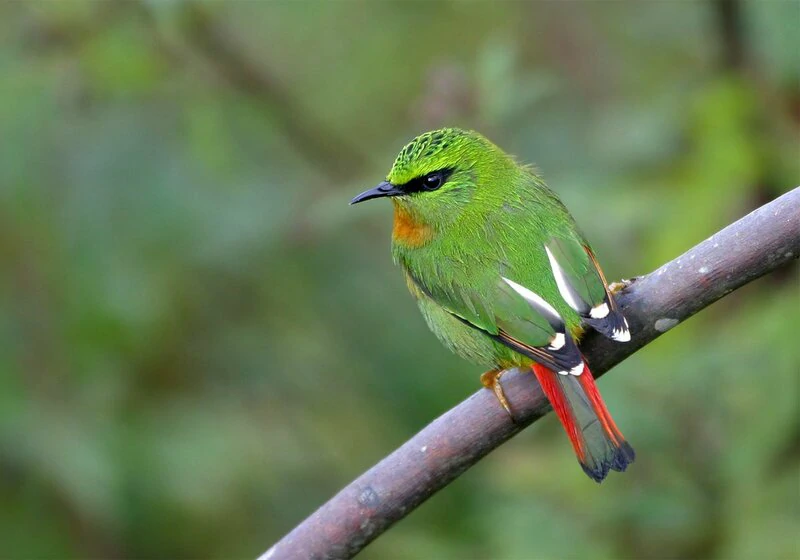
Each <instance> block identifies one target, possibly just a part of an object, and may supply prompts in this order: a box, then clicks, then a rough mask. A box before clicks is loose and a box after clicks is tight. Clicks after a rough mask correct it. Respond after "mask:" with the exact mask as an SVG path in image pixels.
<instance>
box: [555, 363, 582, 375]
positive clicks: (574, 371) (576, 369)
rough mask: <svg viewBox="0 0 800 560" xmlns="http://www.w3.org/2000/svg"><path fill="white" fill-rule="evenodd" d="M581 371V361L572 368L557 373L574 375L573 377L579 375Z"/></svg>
mask: <svg viewBox="0 0 800 560" xmlns="http://www.w3.org/2000/svg"><path fill="white" fill-rule="evenodd" d="M582 373H583V362H581V363H579V364H578V365H577V366H575V367H574V368H572V369H571V370H569V371H559V372H558V374H559V375H574V376H575V377H577V376H579V375H580V374H582Z"/></svg>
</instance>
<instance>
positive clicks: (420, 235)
mask: <svg viewBox="0 0 800 560" xmlns="http://www.w3.org/2000/svg"><path fill="white" fill-rule="evenodd" d="M431 237H433V229H432V228H431V227H430V226H429V225H426V224H423V223H421V222H418V221H417V220H416V219H415V218H414V216H412V215H411V214H410V213H409V212H408V210H406V209H405V208H403V207H402V206H400V205H399V204H395V205H394V228H393V229H392V239H393V240H394V241H395V243H401V244H402V245H405V246H407V247H420V246H422V245H424V244H425V243H427V242H428V241H430V239H431Z"/></svg>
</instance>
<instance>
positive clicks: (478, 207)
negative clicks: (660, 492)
mask: <svg viewBox="0 0 800 560" xmlns="http://www.w3.org/2000/svg"><path fill="white" fill-rule="evenodd" d="M385 196H389V197H392V201H393V202H394V206H395V213H394V231H393V235H392V254H393V255H394V259H395V261H396V262H397V263H399V264H400V265H401V266H402V267H403V270H404V271H405V274H406V279H407V281H408V287H409V289H410V290H411V293H412V294H413V295H414V297H416V298H417V301H418V303H419V307H420V309H421V310H422V314H423V315H424V316H425V320H426V321H427V323H428V325H429V326H430V328H431V330H432V331H433V332H434V333H436V336H438V337H439V339H441V340H442V342H444V344H445V345H447V346H448V347H449V348H451V349H452V350H453V351H455V352H456V353H458V354H460V355H461V356H463V357H465V358H467V359H469V360H472V361H474V362H476V363H479V364H482V365H485V366H488V367H489V368H491V370H490V371H489V372H487V374H484V378H486V379H487V380H488V381H485V383H486V384H487V386H491V387H492V388H493V389H494V390H495V393H496V394H497V396H498V399H499V400H500V403H501V404H502V405H503V406H504V407H505V408H506V410H507V411H509V413H510V407H509V405H508V402H507V401H506V399H505V397H504V396H503V395H502V387H499V386H498V384H497V372H498V371H500V370H503V369H507V368H509V367H513V366H529V365H530V366H531V367H532V370H533V373H534V374H535V375H536V377H537V379H538V380H539V383H540V385H541V387H542V390H543V391H544V393H545V394H546V395H547V398H548V400H549V401H550V403H551V404H552V405H553V409H554V410H555V411H556V414H558V417H559V419H560V420H561V422H562V424H563V425H564V428H565V430H566V431H567V435H568V436H569V438H570V441H571V442H572V445H573V447H574V449H575V453H576V455H577V456H578V460H579V461H580V463H581V465H582V467H583V469H584V471H585V472H586V473H587V474H588V475H589V476H590V477H591V478H592V479H593V480H596V481H601V480H603V478H605V476H606V475H607V474H608V472H609V470H618V471H623V470H625V469H626V467H627V466H628V465H629V464H630V463H631V462H632V461H633V459H634V452H633V449H632V448H631V447H630V445H628V444H627V442H626V441H625V439H624V438H623V437H622V434H621V433H620V432H619V430H618V429H617V428H616V425H615V424H614V422H613V420H612V419H611V416H610V414H609V413H608V410H607V409H606V407H605V405H604V404H603V402H602V399H601V398H600V395H599V393H598V392H597V389H596V387H595V384H594V379H593V378H592V375H591V372H590V371H589V370H588V368H587V367H586V364H585V360H584V358H583V356H582V355H581V354H580V351H579V350H578V348H577V346H576V344H575V339H576V338H577V337H578V336H579V334H580V333H581V332H582V324H586V325H589V326H591V327H593V328H595V329H597V330H598V331H599V332H601V333H602V334H604V335H605V336H607V337H609V338H612V339H613V340H616V341H619V342H625V341H627V340H629V339H630V333H629V331H628V325H627V322H626V321H625V318H624V317H623V316H622V314H621V313H620V312H619V310H618V309H617V307H616V305H615V303H614V299H613V297H612V296H611V294H610V293H609V292H608V289H607V287H606V285H605V280H604V279H603V277H602V273H601V272H600V269H599V268H598V266H597V263H596V262H595V260H594V255H593V253H592V251H591V249H590V248H589V245H588V243H587V242H586V240H585V239H584V238H583V236H582V235H581V234H580V232H579V231H578V228H577V226H576V225H575V222H574V220H573V219H572V217H571V216H570V215H569V212H567V209H566V208H565V207H564V205H563V204H561V201H559V200H558V198H557V197H556V195H555V194H553V192H552V191H551V190H550V189H548V188H547V186H546V185H545V184H544V181H542V179H541V178H540V177H539V176H538V175H537V174H536V172H535V170H534V169H533V168H531V167H527V166H523V165H519V164H518V163H517V162H515V161H514V160H513V159H512V158H511V157H510V156H508V155H506V154H505V153H504V152H503V151H502V150H500V148H498V147H497V146H495V145H494V144H492V143H491V142H489V141H488V140H487V139H486V138H484V137H483V136H481V135H480V134H477V133H475V132H465V131H463V130H458V129H454V128H446V129H442V130H435V131H433V132H428V133H425V134H423V135H421V136H419V137H417V138H416V139H414V140H413V141H412V142H411V143H410V144H408V145H407V146H406V147H404V148H403V150H402V151H401V152H400V154H399V155H398V156H397V160H396V161H395V162H394V165H393V166H392V170H391V171H390V172H389V175H388V177H387V180H386V182H384V183H381V184H380V185H378V186H377V187H375V188H374V189H371V190H368V191H366V192H364V193H362V194H360V195H358V196H357V197H356V198H354V199H353V202H354V203H355V202H361V201H364V200H369V199H371V198H378V197H385ZM487 375H488V377H486V376H487ZM484 378H482V380H483V379H484Z"/></svg>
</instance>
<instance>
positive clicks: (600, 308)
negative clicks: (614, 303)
mask: <svg viewBox="0 0 800 560" xmlns="http://www.w3.org/2000/svg"><path fill="white" fill-rule="evenodd" d="M607 316H608V304H607V303H605V302H603V303H601V304H600V305H596V306H594V307H592V309H591V310H590V311H589V317H591V318H592V319H602V318H603V317H607Z"/></svg>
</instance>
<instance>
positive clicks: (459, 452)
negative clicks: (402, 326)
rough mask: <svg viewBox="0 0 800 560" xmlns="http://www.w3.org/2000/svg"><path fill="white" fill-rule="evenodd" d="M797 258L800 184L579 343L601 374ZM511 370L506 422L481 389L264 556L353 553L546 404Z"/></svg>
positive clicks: (649, 278) (667, 269)
mask: <svg viewBox="0 0 800 560" xmlns="http://www.w3.org/2000/svg"><path fill="white" fill-rule="evenodd" d="M798 256H800V187H797V188H795V189H794V190H792V191H790V192H788V193H786V194H784V195H783V196H781V197H779V198H777V199H776V200H773V201H772V202H770V203H769V204H766V205H764V206H762V207H761V208H759V209H758V210H755V211H754V212H752V213H750V214H748V215H747V216H745V217H744V218H742V219H741V220H739V221H737V222H735V223H734V224H732V225H730V226H728V227H726V228H725V229H723V230H722V231H720V232H718V233H716V234H714V235H712V236H711V237H709V238H708V239H706V240H705V241H703V242H702V243H700V244H699V245H697V246H696V247H694V248H693V249H690V250H689V251H687V252H686V253H684V254H683V255H681V256H680V257H678V258H677V259H675V260H673V261H671V262H669V263H667V264H665V265H664V266H662V267H661V268H659V269H658V270H656V271H654V272H651V273H650V274H648V275H646V276H643V277H640V278H637V279H635V280H634V281H633V282H632V283H630V284H629V285H628V286H627V287H626V288H625V289H624V290H623V291H622V292H621V293H620V294H618V302H619V304H620V305H621V306H622V309H623V311H624V313H625V316H626V318H627V319H628V322H629V324H630V327H631V333H632V335H633V339H632V340H631V341H630V342H629V343H627V344H618V343H613V342H610V341H608V340H607V339H604V338H602V337H600V336H597V335H594V334H590V335H587V336H586V337H585V338H584V340H583V341H582V343H581V350H582V352H583V353H584V355H585V356H586V357H587V358H588V360H589V365H590V367H591V369H592V371H593V372H594V373H595V374H596V375H598V376H599V375H602V374H603V373H605V372H606V371H608V370H609V369H610V368H612V367H613V366H614V365H616V364H618V363H619V362H621V361H622V360H624V359H625V358H627V357H628V356H630V355H631V354H633V353H634V352H636V350H638V349H639V348H641V347H642V346H644V345H646V344H648V343H650V342H652V341H653V340H654V339H656V338H657V337H659V336H660V335H661V334H663V333H664V332H666V331H667V330H669V329H670V328H672V327H674V326H675V325H677V324H678V323H680V322H681V321H684V320H686V319H687V318H688V317H691V316H692V315H694V314H695V313H697V312H698V311H700V310H701V309H703V308H705V307H707V306H709V305H711V304H712V303H714V302H715V301H717V300H718V299H720V298H722V297H724V296H725V295H727V294H729V293H730V292H732V291H733V290H735V289H737V288H739V287H741V286H743V285H745V284H747V283H748V282H750V281H752V280H755V279H756V278H759V277H760V276H763V275H764V274H767V273H768V272H771V271H773V270H775V269H776V268H778V267H780V266H783V265H785V264H787V263H789V262H790V261H792V260H793V259H797V258H798ZM533 379H534V378H533V377H532V376H531V375H529V374H526V373H522V372H520V371H518V370H512V371H509V372H508V373H507V374H506V375H504V376H503V389H504V390H505V394H506V396H507V397H508V399H509V401H510V403H511V406H512V408H513V410H514V416H515V418H516V420H517V423H516V424H515V423H513V422H512V421H511V420H510V418H509V417H508V415H507V414H506V412H505V411H504V410H503V409H502V408H501V407H500V405H499V404H498V402H497V400H496V399H495V396H494V394H493V393H492V392H491V391H489V390H486V389H481V390H480V391H478V392H477V393H475V394H474V395H472V396H471V397H469V398H468V399H467V400H465V401H464V402H462V403H461V404H459V405H458V406H456V407H455V408H453V409H452V410H450V411H448V412H446V413H445V414H443V415H442V416H440V417H439V418H437V419H436V420H434V421H433V422H431V423H430V424H429V425H428V426H427V427H425V428H424V429H423V430H422V431H421V432H419V433H418V434H417V435H415V436H414V437H413V438H411V439H410V440H409V441H408V442H406V443H405V444H404V445H403V446H401V447H400V448H399V449H397V450H396V451H395V452H394V453H392V454H391V455H389V456H388V457H386V458H385V459H383V460H382V461H381V462H380V463H378V464H377V465H375V466H374V467H372V468H371V469H370V470H369V471H367V472H366V473H364V474H363V475H361V476H360V477H358V478H357V479H356V480H354V481H353V482H351V483H350V484H349V485H348V486H346V487H345V488H344V489H343V490H342V491H340V492H339V493H338V494H336V496H334V497H333V498H331V500H330V501H328V503H326V504H324V505H323V506H322V507H320V508H319V509H318V510H317V511H315V512H314V513H313V514H311V516H310V517H308V518H307V519H306V520H305V521H303V522H302V523H301V524H300V525H298V526H297V527H295V528H294V529H293V530H292V532H290V533H289V534H288V535H286V536H285V537H284V538H283V539H281V540H280V541H279V542H278V543H277V544H276V545H275V546H273V547H272V548H270V549H269V550H268V551H267V552H266V553H264V554H263V555H262V556H261V560H278V559H281V560H282V559H292V558H314V559H323V558H325V559H328V558H350V557H352V556H353V555H355V554H356V553H358V552H359V551H360V550H361V549H362V548H364V547H365V546H366V545H367V544H369V543H370V542H371V541H372V540H373V539H375V538H376V537H378V536H379V535H380V534H381V533H383V532H384V531H385V530H386V529H388V528H389V527H391V526H392V524H394V523H395V522H397V521H398V520H400V519H401V518H403V517H404V516H405V515H407V514H408V513H409V512H411V511H413V510H414V508H416V507H418V506H419V505H420V504H421V503H422V502H424V501H425V500H426V499H428V498H429V497H431V496H432V495H433V494H434V493H436V492H437V491H439V490H441V489H442V488H444V487H445V486H446V485H447V484H449V483H450V482H452V481H453V480H454V479H455V478H456V477H458V476H459V475H460V474H461V473H463V472H464V471H466V470H467V469H468V468H469V467H471V466H472V465H474V464H475V463H477V462H478V461H479V460H480V459H481V458H482V457H483V456H484V455H486V454H488V453H489V452H490V451H492V450H493V449H495V448H496V447H498V446H499V445H501V444H502V443H503V442H505V441H506V440H508V439H509V438H511V437H512V436H513V435H515V434H516V433H518V432H519V431H520V430H521V429H522V428H524V427H525V426H527V425H529V424H531V423H533V422H535V421H536V420H537V419H539V418H541V417H542V416H543V415H544V414H546V413H547V412H548V410H549V405H548V404H547V400H546V399H545V397H544V395H543V394H542V392H541V389H540V388H539V386H538V385H537V384H536V382H535V381H533Z"/></svg>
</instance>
